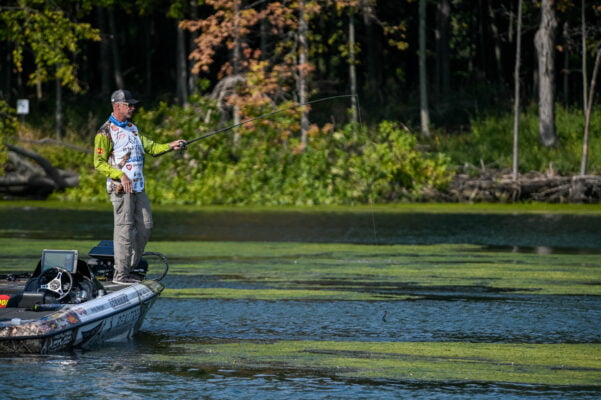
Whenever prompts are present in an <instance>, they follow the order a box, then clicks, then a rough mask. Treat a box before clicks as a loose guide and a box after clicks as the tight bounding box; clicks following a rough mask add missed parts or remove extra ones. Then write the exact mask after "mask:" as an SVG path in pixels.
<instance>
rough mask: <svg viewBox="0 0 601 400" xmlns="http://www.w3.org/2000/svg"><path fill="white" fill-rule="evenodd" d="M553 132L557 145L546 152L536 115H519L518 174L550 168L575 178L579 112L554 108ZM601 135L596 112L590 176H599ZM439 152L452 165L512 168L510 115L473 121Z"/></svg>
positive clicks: (581, 131)
mask: <svg viewBox="0 0 601 400" xmlns="http://www.w3.org/2000/svg"><path fill="white" fill-rule="evenodd" d="M555 122H556V131H557V136H558V138H559V143H560V144H559V145H558V146H556V147H553V148H547V147H545V146H543V145H542V144H541V143H540V140H539V136H538V111H537V108H536V107H531V108H529V109H528V110H526V111H525V112H523V113H522V114H521V115H520V131H519V170H520V171H521V172H528V171H545V170H547V169H548V168H549V167H550V166H551V165H552V168H553V170H554V171H556V172H558V173H561V174H566V175H569V174H575V173H578V172H579V170H580V162H581V158H582V140H583V135H584V115H583V113H582V110H581V109H570V108H564V107H561V106H557V108H556V120H555ZM600 131H601V113H599V108H597V110H596V111H595V110H594V111H593V114H592V117H591V126H590V134H591V139H590V141H589V165H588V172H589V173H591V174H598V173H601V158H600V157H599V155H600V154H601V143H599V141H598V140H595V139H596V137H598V134H597V132H600ZM438 149H439V151H441V152H444V153H445V154H448V155H449V156H450V157H451V159H452V163H453V164H457V165H463V164H465V163H471V164H474V165H480V162H481V161H482V162H483V163H484V164H485V165H492V166H495V167H498V168H511V166H512V157H513V155H512V151H513V114H512V113H510V112H508V113H504V114H499V115H493V116H489V117H485V118H482V119H474V120H472V125H471V131H470V132H469V133H465V134H462V135H459V136H457V135H449V136H448V137H446V138H445V140H443V141H441V143H440V146H439V148H438Z"/></svg>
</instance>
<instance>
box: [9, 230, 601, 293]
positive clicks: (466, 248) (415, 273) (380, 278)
mask: <svg viewBox="0 0 601 400" xmlns="http://www.w3.org/2000/svg"><path fill="white" fill-rule="evenodd" d="M96 243H97V242H95V241H72V240H70V241H56V240H32V239H3V238H0V248H2V249H3V250H2V254H1V255H0V260H1V259H4V260H6V261H4V262H2V265H0V272H2V271H3V272H11V271H14V270H21V271H30V270H32V269H33V266H35V264H36V263H37V260H38V259H39V255H40V254H41V250H42V249H44V248H70V249H71V248H73V249H77V250H79V252H80V254H83V255H85V254H87V252H88V251H89V249H90V248H92V247H93V246H94V245H95V244H96ZM147 250H148V251H157V252H160V253H163V254H165V255H167V257H168V258H169V260H170V264H171V269H170V272H169V274H170V275H185V276H200V277H202V278H203V279H204V280H218V281H220V282H224V283H225V282H227V285H222V286H223V287H213V288H206V287H196V288H194V287H192V288H180V289H178V288H167V289H166V290H165V292H164V293H163V296H165V297H173V298H230V299H237V298H249V299H263V300H285V299H294V300H299V299H314V300H319V299H323V300H395V299H398V300H403V299H407V298H411V297H415V296H420V295H422V293H423V292H424V291H432V290H435V291H437V292H439V293H443V294H444V293H449V294H452V293H457V292H461V293H464V294H469V293H471V294H474V295H486V294H499V293H518V294H520V293H521V294H544V295H591V296H599V295H601V258H600V257H599V256H598V255H597V254H544V253H543V254H537V253H519V252H516V253H513V252H510V251H508V250H503V251H494V250H490V249H487V248H486V247H482V246H476V245H450V244H441V245H353V244H323V243H274V242H269V243H261V242H153V243H150V244H149V245H148V247H147ZM84 257H85V256H84ZM236 284H238V285H236ZM226 286H227V287H226Z"/></svg>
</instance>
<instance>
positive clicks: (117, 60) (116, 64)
mask: <svg viewBox="0 0 601 400" xmlns="http://www.w3.org/2000/svg"><path fill="white" fill-rule="evenodd" d="M109 31H110V36H111V50H112V53H113V68H114V74H115V84H116V85H117V88H118V89H123V87H124V86H125V85H124V82H123V70H122V69H121V56H120V55H119V44H118V43H117V27H116V26H115V10H114V9H112V8H110V9H109Z"/></svg>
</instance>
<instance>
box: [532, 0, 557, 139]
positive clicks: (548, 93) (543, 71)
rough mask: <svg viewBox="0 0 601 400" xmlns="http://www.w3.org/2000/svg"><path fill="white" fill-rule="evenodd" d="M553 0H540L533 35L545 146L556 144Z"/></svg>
mask: <svg viewBox="0 0 601 400" xmlns="http://www.w3.org/2000/svg"><path fill="white" fill-rule="evenodd" d="M556 27H557V19H556V18H555V0H542V2H541V18H540V25H539V28H538V31H537V32H536V35H535V37H534V45H535V48H536V51H537V55H538V97H539V106H538V107H539V108H538V110H539V111H538V115H539V136H540V141H541V143H542V144H543V145H544V146H546V147H552V146H554V145H556V144H557V136H556V134H555V66H554V65H555V28H556Z"/></svg>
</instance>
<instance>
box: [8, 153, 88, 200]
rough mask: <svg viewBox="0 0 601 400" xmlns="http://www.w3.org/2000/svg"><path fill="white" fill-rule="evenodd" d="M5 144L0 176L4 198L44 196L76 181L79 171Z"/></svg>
mask: <svg viewBox="0 0 601 400" xmlns="http://www.w3.org/2000/svg"><path fill="white" fill-rule="evenodd" d="M6 147H7V148H8V149H9V151H8V164H7V166H6V168H5V170H6V175H4V176H0V193H2V194H3V196H4V198H10V197H28V198H35V199H45V198H47V197H48V196H49V195H50V194H51V193H52V192H55V191H60V190H64V189H66V188H69V187H75V186H77V185H78V184H79V175H78V174H76V173H74V172H70V171H65V170H62V169H59V168H56V167H54V166H53V165H52V164H51V163H50V162H49V161H48V160H47V159H45V158H44V157H42V156H41V155H39V154H37V153H35V152H33V151H30V150H26V149H23V148H20V147H18V146H14V145H11V144H6ZM29 160H32V161H33V163H32V162H31V161H29Z"/></svg>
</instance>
